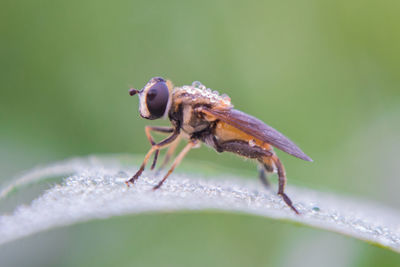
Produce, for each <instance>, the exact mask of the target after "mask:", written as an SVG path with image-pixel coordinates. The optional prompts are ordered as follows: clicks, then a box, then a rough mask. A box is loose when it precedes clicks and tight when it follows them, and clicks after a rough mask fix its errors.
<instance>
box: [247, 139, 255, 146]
mask: <svg viewBox="0 0 400 267" xmlns="http://www.w3.org/2000/svg"><path fill="white" fill-rule="evenodd" d="M255 145H256V141H255V140H254V139H251V140H249V146H251V147H254V146H255Z"/></svg>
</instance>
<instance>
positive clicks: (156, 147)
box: [125, 129, 179, 186]
mask: <svg viewBox="0 0 400 267" xmlns="http://www.w3.org/2000/svg"><path fill="white" fill-rule="evenodd" d="M178 136H179V130H177V129H175V130H174V132H173V133H172V135H171V136H169V137H168V138H166V139H164V140H163V141H161V142H160V143H158V144H154V145H152V146H151V148H150V150H149V152H147V154H146V156H145V157H144V160H143V163H142V165H141V166H140V168H139V170H138V171H137V172H136V173H135V175H133V176H132V178H131V179H129V180H128V181H126V182H125V183H126V185H128V186H129V183H132V184H133V183H134V182H135V181H136V180H137V179H138V178H139V176H140V175H141V174H142V172H143V171H144V168H145V167H146V164H147V162H148V161H149V158H150V157H151V155H152V154H153V153H154V152H155V151H157V150H159V149H162V148H164V147H167V146H168V145H170V144H171V143H172V142H173V141H174V140H175V139H176V138H177V137H178Z"/></svg>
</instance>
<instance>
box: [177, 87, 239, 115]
mask: <svg viewBox="0 0 400 267" xmlns="http://www.w3.org/2000/svg"><path fill="white" fill-rule="evenodd" d="M173 98H174V100H175V101H177V102H180V103H183V104H189V105H196V104H200V105H201V104H204V105H210V106H211V107H215V108H220V109H229V108H233V105H232V104H231V99H230V97H229V96H228V95H226V94H222V95H220V94H219V93H218V91H212V90H211V89H210V88H207V87H206V86H204V85H203V84H202V83H201V82H198V81H195V82H193V83H192V85H184V86H182V87H175V88H174V91H173Z"/></svg>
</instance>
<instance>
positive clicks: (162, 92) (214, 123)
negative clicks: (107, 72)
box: [126, 77, 312, 214]
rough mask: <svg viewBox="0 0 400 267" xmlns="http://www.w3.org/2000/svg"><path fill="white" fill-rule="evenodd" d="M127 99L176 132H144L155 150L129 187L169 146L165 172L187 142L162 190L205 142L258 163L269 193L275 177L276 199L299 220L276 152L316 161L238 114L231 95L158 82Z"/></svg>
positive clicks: (144, 114) (162, 129) (195, 85)
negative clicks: (158, 139) (180, 145)
mask: <svg viewBox="0 0 400 267" xmlns="http://www.w3.org/2000/svg"><path fill="white" fill-rule="evenodd" d="M129 94H130V95H131V96H133V95H136V94H137V95H139V113H140V116H141V117H143V118H145V119H149V120H155V119H159V118H162V117H164V118H165V117H168V119H169V120H170V122H171V124H172V127H154V126H146V127H145V132H146V136H147V138H148V139H149V141H150V143H151V148H150V150H149V151H148V152H147V154H146V156H145V158H144V160H143V163H142V165H141V166H140V168H139V170H138V171H137V172H136V173H135V175H133V176H132V178H130V179H129V180H128V181H126V184H127V185H128V186H129V184H130V183H132V184H133V183H134V182H135V181H136V180H137V179H138V178H139V176H140V175H141V174H142V172H143V170H144V169H145V166H146V165H147V162H148V161H149V159H150V157H151V155H152V154H153V153H154V160H153V164H152V166H151V169H154V167H155V165H156V162H157V158H158V155H159V151H160V149H163V148H166V147H168V146H169V149H168V151H167V152H166V155H165V158H164V162H163V164H162V166H161V168H162V167H163V166H165V164H166V163H167V162H168V161H169V159H170V158H171V156H172V154H173V152H174V150H175V148H176V146H177V144H178V142H179V140H180V139H181V138H182V137H183V138H185V139H187V140H188V143H187V145H186V146H185V147H184V148H183V150H182V151H181V152H180V153H179V154H178V156H177V157H176V158H175V160H174V162H173V163H172V166H171V168H170V169H169V170H168V172H167V173H166V174H165V176H164V177H163V179H162V180H161V181H160V182H159V183H158V184H157V185H156V186H155V187H154V189H158V188H160V187H161V185H162V184H163V183H164V181H165V180H166V179H167V177H168V176H169V175H170V174H171V173H172V172H173V170H174V169H175V167H176V166H177V165H178V164H179V163H180V162H181V161H182V159H183V158H184V157H185V155H186V154H187V153H188V152H189V150H191V149H192V148H194V147H197V146H199V145H200V142H202V143H205V144H206V145H208V146H210V147H212V148H214V149H215V150H216V151H217V152H219V153H221V152H224V151H227V152H232V153H235V154H238V155H240V156H243V157H246V158H251V159H255V160H257V161H258V164H259V178H260V180H261V181H262V183H263V184H264V185H265V186H267V187H268V186H269V181H268V179H267V173H272V172H277V174H278V178H279V189H278V195H280V196H281V197H282V198H283V200H284V202H285V203H286V204H287V205H288V206H289V207H290V208H291V209H292V210H293V211H294V212H296V213H297V214H298V211H297V210H296V208H295V207H294V206H293V204H292V201H291V200H290V198H289V197H288V196H287V195H286V193H285V191H284V190H285V184H286V174H285V169H284V167H283V165H282V163H281V161H280V160H279V158H278V156H277V155H276V154H275V152H274V150H273V147H276V148H278V149H280V150H282V151H285V152H286V153H289V154H291V155H293V156H295V157H298V158H300V159H303V160H306V161H312V159H311V158H310V157H308V156H307V155H306V154H305V153H304V152H303V151H302V150H301V149H300V148H299V147H297V146H296V145H295V144H294V143H293V142H292V141H290V140H289V139H288V138H287V137H285V136H284V135H283V134H281V133H280V132H278V131H277V130H275V129H274V128H272V127H270V126H268V125H267V124H265V123H264V122H262V121H260V120H259V119H257V118H255V117H252V116H250V115H248V114H246V113H243V112H241V111H239V110H236V109H234V108H233V105H232V104H231V100H230V98H229V97H228V96H227V95H225V94H223V95H219V93H218V92H217V91H212V90H211V89H209V88H206V87H205V86H204V85H202V84H201V83H200V82H193V84H192V85H185V86H182V87H174V86H173V84H172V82H171V81H169V80H164V79H163V78H160V77H154V78H152V79H150V81H149V82H148V83H147V84H146V85H145V87H144V88H143V89H142V90H136V89H134V88H132V89H130V91H129ZM151 132H160V133H167V134H170V136H169V137H167V138H166V139H164V140H162V141H161V142H159V143H156V142H155V141H154V139H153V137H152V135H151Z"/></svg>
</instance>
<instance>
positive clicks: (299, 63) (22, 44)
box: [0, 0, 400, 267]
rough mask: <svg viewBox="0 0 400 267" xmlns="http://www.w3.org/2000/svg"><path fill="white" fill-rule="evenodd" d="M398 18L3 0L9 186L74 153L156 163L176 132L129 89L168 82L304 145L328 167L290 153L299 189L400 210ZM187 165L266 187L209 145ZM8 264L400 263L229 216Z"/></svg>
mask: <svg viewBox="0 0 400 267" xmlns="http://www.w3.org/2000/svg"><path fill="white" fill-rule="evenodd" d="M399 14H400V2H399V1H391V0H386V1H372V0H363V1H361V0H352V1H345V0H337V1H318V0H314V1H312V0H310V1H295V0H289V1H273V0H270V1H264V2H261V1H220V0H218V1H215V0H214V1H209V0H203V1H56V0H51V1H50V0H46V1H44V0H43V1H41V0H36V1H27V0H25V1H22V0H20V1H12V0H2V1H1V7H0V34H1V35H0V38H1V39H0V88H1V91H0V125H1V126H0V127H1V128H0V168H1V173H0V182H4V181H6V180H7V179H11V177H12V176H13V175H15V174H16V173H18V172H20V171H22V170H25V169H28V168H31V167H33V166H36V165H38V164H44V163H47V162H52V161H56V160H61V159H65V158H68V157H72V156H77V155H87V154H93V153H102V154H103V153H135V154H144V153H145V152H146V151H147V149H148V148H149V144H148V142H147V139H146V137H145V135H144V130H143V127H144V126H145V125H146V124H153V125H157V124H160V123H161V124H167V122H159V121H154V122H149V121H145V120H143V119H141V118H140V117H139V114H138V111H137V108H138V100H137V98H136V97H129V96H128V89H129V88H130V87H132V86H134V87H137V88H141V87H142V86H144V84H145V83H146V82H147V81H148V80H149V79H150V78H151V77H153V76H163V77H166V78H170V79H171V80H172V81H173V82H174V83H175V84H176V85H183V84H190V83H191V82H192V81H194V80H199V81H201V82H203V83H204V84H205V85H206V86H208V87H211V88H212V89H214V90H218V91H219V92H221V93H227V94H228V95H229V96H230V97H231V98H232V101H233V104H234V105H235V107H236V108H238V109H241V110H243V111H245V112H247V113H250V114H252V115H254V116H256V117H259V118H260V119H262V120H264V121H265V122H267V123H268V124H270V125H272V126H273V127H275V128H277V129H279V130H280V131H281V132H283V133H284V134H285V135H287V136H289V137H290V138H291V139H292V140H294V141H295V142H296V143H297V144H298V145H299V146H300V147H301V148H302V149H303V150H304V151H305V152H306V153H307V154H308V155H310V156H311V157H312V158H313V159H314V161H315V162H313V163H308V162H304V161H301V160H298V159H295V158H293V157H290V156H288V155H286V154H284V153H280V152H278V153H279V155H280V156H281V158H282V160H283V162H284V163H285V166H286V169H287V172H288V178H289V182H288V184H289V186H290V185H291V184H295V185H299V186H305V187H308V188H313V189H317V190H322V191H331V192H337V193H340V194H347V195H353V196H356V197H360V198H365V199H370V200H374V201H377V202H380V203H383V204H385V205H388V206H391V207H393V208H395V209H398V207H399V205H400V198H399V197H398V191H399V188H400V179H399V178H400V177H399V176H400V164H399V163H400V158H399V152H398V151H400V138H399V137H400V75H399V74H400V49H399V47H400V16H399ZM186 160H187V161H191V162H198V166H199V169H200V170H201V168H202V165H203V166H204V165H205V164H207V165H209V164H210V163H212V164H214V165H215V166H216V168H218V167H217V164H218V165H221V166H223V167H225V168H226V169H230V171H231V172H232V173H241V174H244V176H246V177H248V178H252V179H253V177H254V179H256V171H255V165H254V164H251V163H249V162H245V161H243V160H241V159H239V158H237V157H234V156H231V155H229V154H226V155H218V154H217V153H215V152H213V151H211V150H209V149H206V148H204V147H203V148H202V149H197V150H194V151H192V152H191V153H190V154H189V156H188V157H187V158H186ZM183 165H184V163H183ZM212 166H213V165H212ZM238 170H240V171H238ZM0 254H1V259H2V261H3V264H2V266H88V265H95V266H111V265H115V266H134V265H136V266H160V265H164V266H207V265H214V266H245V265H247V266H321V265H324V266H325V267H327V266H376V265H377V264H379V265H380V266H390V265H392V266H394V265H396V264H397V266H398V264H400V258H399V256H398V255H396V254H394V253H392V252H389V251H386V250H384V249H381V248H377V247H374V246H372V245H368V244H365V243H362V242H360V241H356V240H353V239H350V238H345V237H342V236H339V235H336V234H331V233H326V232H322V231H319V230H314V229H309V228H305V227H300V226H294V225H291V224H287V223H282V222H276V221H272V220H267V219H261V218H257V217H251V216H239V215H228V214H218V213H188V214H185V213H182V214H161V215H141V216H132V217H122V218H115V219H111V220H106V221H97V222H91V223H85V224H79V225H76V226H73V227H68V228H63V229H58V230H53V231H50V232H47V233H44V234H40V235H37V236H34V237H31V238H27V239H24V240H21V241H17V242H14V243H12V244H10V245H8V246H3V247H2V252H0Z"/></svg>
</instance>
